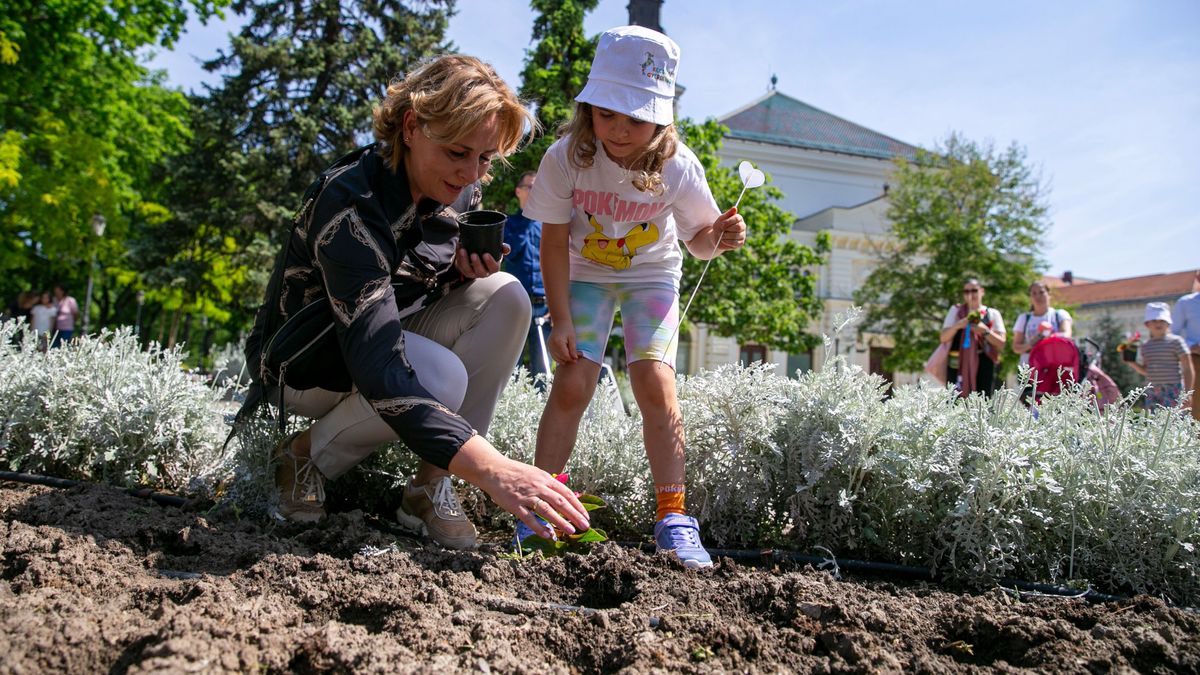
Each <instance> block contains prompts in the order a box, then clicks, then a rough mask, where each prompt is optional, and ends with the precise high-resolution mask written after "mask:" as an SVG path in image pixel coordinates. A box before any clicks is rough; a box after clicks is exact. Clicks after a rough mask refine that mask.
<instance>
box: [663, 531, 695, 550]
mask: <svg viewBox="0 0 1200 675" xmlns="http://www.w3.org/2000/svg"><path fill="white" fill-rule="evenodd" d="M667 535H668V536H669V537H670V538H671V548H675V549H692V548H700V533H699V532H697V531H696V528H694V527H689V526H687V525H674V526H671V527H668V528H667Z"/></svg>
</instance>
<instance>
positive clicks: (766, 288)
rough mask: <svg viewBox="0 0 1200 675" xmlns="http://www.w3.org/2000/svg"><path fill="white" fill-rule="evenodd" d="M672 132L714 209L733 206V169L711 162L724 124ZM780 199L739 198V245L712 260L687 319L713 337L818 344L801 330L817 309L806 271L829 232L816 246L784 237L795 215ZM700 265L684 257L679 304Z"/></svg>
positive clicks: (792, 349) (796, 346) (779, 345)
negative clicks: (701, 177)
mask: <svg viewBox="0 0 1200 675" xmlns="http://www.w3.org/2000/svg"><path fill="white" fill-rule="evenodd" d="M679 130H680V135H681V137H682V138H683V139H684V141H685V142H686V143H687V146H688V147H689V148H691V149H692V151H693V152H695V153H696V157H697V158H698V159H699V160H700V163H701V164H702V165H704V171H705V173H706V174H707V176H708V184H709V187H710V188H712V192H713V197H715V198H716V200H717V204H718V206H719V207H720V208H721V209H722V210H724V209H728V208H729V207H731V206H733V204H734V202H735V201H737V198H738V194H739V193H741V191H742V181H741V178H740V176H739V175H738V173H737V172H736V171H735V170H733V169H730V168H728V167H723V166H720V165H719V162H720V156H719V154H718V153H719V152H720V149H721V143H722V141H723V139H724V138H725V134H726V133H728V131H729V129H728V128H727V127H724V126H722V125H721V124H720V123H718V122H717V121H716V120H714V119H708V120H706V121H704V122H703V123H696V122H692V121H691V120H687V119H685V120H681V121H680V123H679ZM782 196H783V193H781V192H780V191H779V189H778V188H776V187H774V186H772V185H764V186H763V187H760V188H757V189H754V190H747V191H746V193H745V195H743V196H742V201H741V204H740V206H738V212H739V213H741V214H742V217H743V218H744V219H745V220H746V226H747V228H748V230H749V235H748V237H747V239H746V245H745V246H744V247H743V248H741V249H739V250H737V251H729V252H726V253H725V254H723V255H721V256H720V257H718V258H716V259H715V260H713V261H712V264H711V265H710V266H709V270H708V274H707V276H705V278H704V285H703V286H702V287H701V289H700V291H699V292H698V294H697V295H696V300H695V302H694V303H693V304H692V307H691V309H689V310H688V316H687V320H688V321H689V322H694V323H703V324H706V325H707V326H708V327H709V328H710V329H711V330H712V332H714V333H716V334H717V335H721V336H725V337H733V338H736V339H737V340H738V341H739V342H743V343H753V344H760V345H764V346H767V347H770V348H772V349H778V350H782V351H786V352H789V353H796V352H801V351H805V350H807V349H809V348H811V347H812V346H813V345H814V344H815V343H816V342H817V341H818V337H817V336H816V335H813V334H811V333H810V332H809V331H807V330H806V328H807V326H808V324H809V322H811V321H812V319H814V318H816V317H819V316H820V315H821V313H822V311H823V304H822V302H821V300H820V299H819V298H818V297H817V292H816V291H817V287H816V284H817V277H816V275H815V274H813V273H812V272H813V270H814V268H816V267H818V266H820V265H821V264H822V263H823V262H824V258H825V255H826V254H827V253H828V252H829V236H828V234H826V233H821V234H820V235H818V237H817V246H816V248H811V247H809V246H805V245H803V244H800V243H798V242H796V241H794V240H792V239H791V238H789V236H788V235H789V233H790V232H791V227H792V223H794V222H795V220H796V219H795V217H794V216H792V214H790V213H788V212H787V211H784V210H783V209H782V208H780V207H779V205H778V203H777V202H778V201H779V199H780V198H781V197H782ZM704 264H705V261H703V260H699V259H697V258H693V257H691V256H685V258H684V266H683V281H682V283H681V285H680V294H681V298H680V302H681V303H686V302H687V298H688V297H689V296H690V295H691V293H692V289H694V288H695V287H696V282H697V281H698V280H699V277H700V273H701V271H702V270H703V269H704ZM680 309H682V304H681V307H680Z"/></svg>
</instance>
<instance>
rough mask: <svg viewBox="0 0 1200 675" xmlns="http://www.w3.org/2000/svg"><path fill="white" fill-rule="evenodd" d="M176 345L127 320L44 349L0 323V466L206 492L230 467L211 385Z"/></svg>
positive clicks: (15, 327) (22, 332) (20, 327)
mask: <svg viewBox="0 0 1200 675" xmlns="http://www.w3.org/2000/svg"><path fill="white" fill-rule="evenodd" d="M181 361H182V353H181V351H180V350H179V349H171V350H165V349H162V348H160V347H158V346H157V345H151V346H150V347H149V348H148V349H146V350H142V349H141V348H140V346H139V345H138V341H137V338H136V336H134V335H133V333H132V332H131V331H130V330H129V329H127V328H123V329H120V330H118V331H116V332H110V331H108V330H105V331H103V332H102V333H101V334H100V335H98V336H95V337H88V336H83V337H80V338H78V339H76V340H74V341H72V342H70V343H68V344H66V345H65V346H63V347H62V348H59V349H51V350H49V351H47V352H45V353H43V352H41V351H39V350H38V348H37V341H36V339H35V338H34V337H33V336H32V335H30V334H29V333H28V332H26V331H25V330H24V327H23V325H21V324H17V323H16V322H8V323H5V324H3V325H2V326H0V464H3V465H4V466H5V467H6V468H8V469H9V470H13V471H27V472H33V473H45V474H50V475H56V476H61V477H68V478H77V479H83V480H90V481H97V482H103V483H110V484H114V485H131V486H132V485H146V486H151V487H156V488H160V489H167V490H175V491H189V492H191V493H205V492H207V491H208V490H210V489H211V488H212V487H213V486H214V485H215V484H216V482H217V481H218V480H219V479H220V477H221V476H222V475H223V474H224V472H225V470H226V469H227V462H226V456H225V455H224V454H223V452H222V449H221V443H222V441H223V440H224V438H225V433H226V427H225V425H224V423H223V422H222V418H221V415H220V413H219V412H218V411H217V410H216V409H215V408H214V402H215V397H214V393H213V390H212V389H211V388H210V387H208V386H207V385H206V384H204V383H203V382H202V381H200V380H198V379H197V378H196V377H194V376H193V375H191V374H190V373H188V372H187V371H185V370H184V369H183V368H182V367H181V365H180V364H181Z"/></svg>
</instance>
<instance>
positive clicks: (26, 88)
mask: <svg viewBox="0 0 1200 675" xmlns="http://www.w3.org/2000/svg"><path fill="white" fill-rule="evenodd" d="M227 3H228V0H128V1H126V2H120V3H115V4H114V3H105V2H98V1H96V0H59V1H57V2H43V1H38V0H10V1H9V2H5V3H0V268H2V269H4V270H6V272H8V274H6V275H5V278H4V280H3V282H0V287H3V290H4V291H5V292H6V294H11V293H12V292H14V291H16V290H18V288H21V287H27V286H29V285H31V284H42V285H46V284H48V283H49V282H50V281H51V279H56V280H57V279H63V280H66V281H67V282H68V283H70V282H72V281H74V282H75V285H77V286H78V285H79V282H80V281H81V280H82V278H84V277H86V276H87V269H88V267H87V265H86V263H87V262H89V261H90V254H91V253H92V252H93V251H94V252H96V253H97V254H98V255H99V257H100V260H101V263H102V264H103V265H106V266H112V265H116V266H120V265H121V264H122V259H123V257H124V252H125V246H124V238H125V237H126V236H127V234H128V232H129V227H130V221H131V220H132V219H133V218H135V217H137V214H139V213H141V212H144V211H147V210H149V211H154V210H158V209H161V208H162V207H161V206H160V205H159V204H157V203H156V202H157V200H158V195H157V194H156V190H157V187H158V186H157V185H156V184H155V183H154V182H153V181H152V180H150V176H151V175H152V173H153V172H154V170H155V168H156V167H157V166H159V165H160V164H161V163H162V162H163V161H164V160H165V158H166V157H167V156H169V155H170V154H171V153H173V152H176V151H178V150H179V149H180V148H182V147H183V145H184V143H185V142H186V140H187V137H188V128H187V122H186V114H187V101H186V100H185V98H184V97H183V95H182V94H180V93H178V92H175V91H171V90H169V89H167V88H166V87H165V86H164V78H163V75H162V73H150V72H148V71H147V70H146V68H145V67H144V66H142V65H141V63H140V56H139V54H140V53H141V50H144V49H146V48H152V47H164V48H169V47H171V46H172V45H173V44H174V42H175V40H176V39H177V38H178V36H179V33H180V31H181V30H182V28H183V26H184V24H185V22H186V20H187V11H188V10H189V9H190V10H191V11H194V12H195V13H196V14H197V15H198V16H199V17H200V18H201V19H207V18H208V17H209V16H211V15H212V14H213V13H214V12H215V11H216V10H217V9H218V8H220V7H222V6H224V5H226V4H227ZM97 213H99V214H102V215H104V217H105V218H106V220H107V222H108V230H107V232H106V234H105V239H104V240H103V241H98V240H97V239H96V237H95V235H94V234H93V232H92V228H91V220H92V216H93V214H97Z"/></svg>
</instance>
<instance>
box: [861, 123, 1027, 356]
mask: <svg viewBox="0 0 1200 675" xmlns="http://www.w3.org/2000/svg"><path fill="white" fill-rule="evenodd" d="M896 165H897V166H896V172H895V174H894V176H893V179H892V189H891V190H890V192H889V194H888V198H889V200H890V202H891V208H890V209H889V211H888V218H889V219H890V220H891V222H892V229H891V234H892V237H893V238H894V239H893V241H892V242H889V243H888V244H886V245H884V246H882V247H881V250H880V251H879V255H878V263H879V264H878V266H877V267H876V268H875V269H874V270H873V271H872V272H871V274H870V275H869V276H868V277H867V279H866V281H865V282H864V284H863V286H862V287H861V288H860V289H859V290H858V291H857V292H856V293H855V300H856V302H858V303H860V304H863V305H865V306H866V308H867V314H866V317H865V319H864V322H863V326H862V329H863V330H878V331H881V332H884V333H887V334H890V335H891V336H892V338H893V339H894V340H895V345H896V346H895V349H894V350H893V351H892V355H891V357H890V358H889V359H888V366H889V367H892V368H895V369H897V370H903V371H920V370H921V366H922V364H923V363H924V362H925V359H926V358H928V356H929V354H930V352H932V351H933V349H934V347H936V346H937V342H938V332H939V330H940V329H941V325H942V320H943V319H944V318H945V316H946V309H947V307H948V306H949V305H950V304H951V303H952V302H961V301H962V300H961V297H962V296H961V293H960V289H961V284H962V283H963V281H964V280H965V279H967V278H969V277H977V278H978V279H979V280H980V282H981V283H982V284H983V285H984V287H986V289H987V295H986V297H985V299H984V304H986V305H988V306H991V307H996V308H998V309H999V310H1000V311H1001V313H1002V314H1003V315H1004V316H1005V317H1009V319H1008V320H1009V323H1011V322H1012V319H1013V318H1015V317H1016V315H1017V313H1019V312H1020V311H1022V310H1023V308H1025V307H1026V306H1027V305H1028V304H1029V303H1028V288H1029V284H1030V283H1032V282H1033V281H1035V280H1037V279H1038V278H1039V272H1038V270H1039V269H1041V268H1042V267H1044V262H1043V261H1042V259H1041V257H1040V252H1041V251H1042V250H1043V248H1044V247H1045V240H1044V235H1045V228H1046V225H1045V215H1046V203H1045V199H1046V196H1045V188H1044V187H1043V186H1042V184H1041V181H1040V178H1039V177H1038V176H1036V175H1035V174H1034V172H1033V171H1032V170H1031V169H1030V167H1029V166H1028V165H1027V163H1026V158H1025V152H1024V150H1023V149H1021V148H1020V147H1018V146H1017V145H1016V144H1013V145H1011V146H1010V147H1008V148H1007V149H1006V150H1003V151H996V150H995V149H994V148H993V147H992V146H991V145H987V144H983V145H981V144H977V143H974V142H971V141H969V140H967V139H964V138H962V137H961V136H959V135H957V134H951V135H950V136H949V138H947V140H946V141H945V143H944V145H943V146H942V147H939V148H936V149H935V150H934V151H933V152H927V151H918V153H917V157H916V159H915V160H913V161H908V160H905V159H899V160H897V161H896ZM1005 356H1006V358H1005V359H1004V360H1003V361H1002V365H1003V366H1006V367H1009V368H1011V367H1012V366H1013V365H1014V364H1015V363H1016V359H1015V358H1011V357H1012V356H1013V355H1012V354H1011V352H1008V353H1007V354H1006V355H1005Z"/></svg>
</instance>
